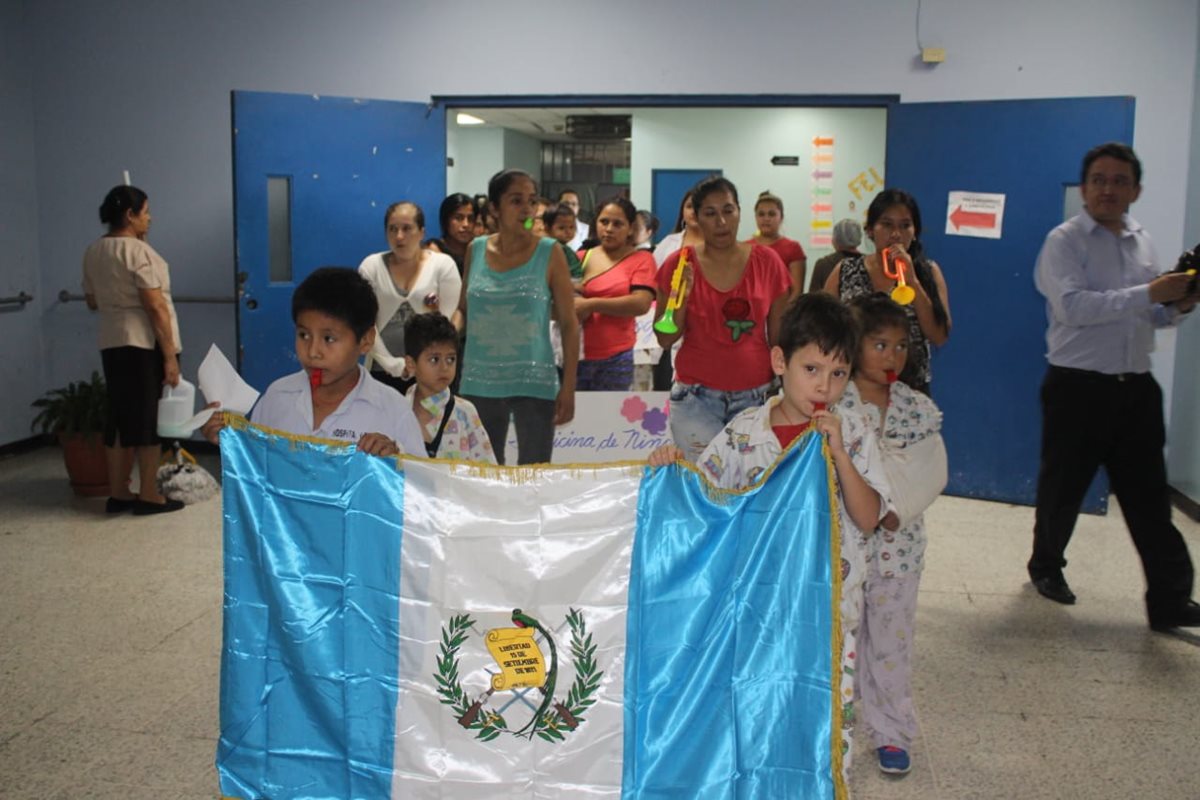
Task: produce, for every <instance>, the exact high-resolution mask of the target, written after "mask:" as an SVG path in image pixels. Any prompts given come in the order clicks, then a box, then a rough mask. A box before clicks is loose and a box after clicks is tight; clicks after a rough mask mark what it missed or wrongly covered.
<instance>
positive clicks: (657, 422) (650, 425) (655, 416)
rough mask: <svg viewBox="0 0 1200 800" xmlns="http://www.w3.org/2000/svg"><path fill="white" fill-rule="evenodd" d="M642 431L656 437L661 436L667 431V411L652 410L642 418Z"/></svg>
mask: <svg viewBox="0 0 1200 800" xmlns="http://www.w3.org/2000/svg"><path fill="white" fill-rule="evenodd" d="M642 429H643V430H645V431H646V432H647V433H652V434H654V435H655V436H661V435H662V434H663V433H664V432H666V430H667V411H666V409H662V410H660V409H657V408H652V409H650V410H648V411H647V412H646V414H645V415H644V416H643V417H642Z"/></svg>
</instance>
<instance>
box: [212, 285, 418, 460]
mask: <svg viewBox="0 0 1200 800" xmlns="http://www.w3.org/2000/svg"><path fill="white" fill-rule="evenodd" d="M377 311H378V301H377V300H376V299H375V292H374V290H373V289H372V288H371V284H370V283H368V282H367V281H366V279H365V278H363V277H362V276H361V275H359V274H358V273H357V272H356V271H354V270H352V269H345V268H342V267H322V268H321V269H318V270H317V271H315V272H313V273H312V274H311V275H309V276H308V277H307V278H305V279H304V281H303V282H302V283H301V284H300V285H299V286H297V287H296V291H295V293H294V294H293V295H292V321H293V322H295V324H296V358H297V359H298V360H299V361H300V365H301V367H303V369H301V370H300V371H299V372H296V373H293V374H291V375H288V376H285V377H283V378H280V379H279V380H277V381H275V382H274V383H272V384H271V385H270V386H269V387H268V388H267V391H266V392H264V393H263V396H262V397H261V398H259V400H258V403H257V404H255V406H254V408H253V409H251V411H250V421H251V422H253V423H255V424H257V425H263V426H265V427H268V428H277V429H279V430H281V431H285V432H287V433H294V434H300V435H303V436H313V437H316V438H320V439H338V440H341V441H347V442H354V443H356V444H357V445H358V449H359V450H361V451H362V452H364V453H368V454H370V455H376V456H394V455H398V454H400V453H407V454H409V455H418V456H419V455H424V454H425V446H424V442H423V441H422V438H421V431H420V428H419V427H418V425H417V420H416V417H414V416H413V412H412V408H411V406H409V405H408V404H407V403H406V402H405V401H404V398H403V397H402V396H401V395H400V393H399V392H397V391H396V390H395V389H393V388H391V387H390V386H385V385H384V384H382V383H380V382H379V381H377V380H375V379H374V378H372V377H371V375H370V374H369V373H368V372H367V371H366V369H364V368H363V367H362V365H360V364H359V359H360V358H361V357H362V356H364V355H366V354H367V353H369V352H370V351H371V346H372V345H373V344H374V343H375V314H376V312H377ZM224 426H225V419H224V415H221V414H214V415H213V417H212V418H211V419H210V420H209V421H208V423H206V424H205V426H204V428H203V433H204V436H205V438H206V439H208V440H209V441H210V442H212V443H213V444H216V443H217V435H218V434H219V433H220V431H221V428H223V427H224Z"/></svg>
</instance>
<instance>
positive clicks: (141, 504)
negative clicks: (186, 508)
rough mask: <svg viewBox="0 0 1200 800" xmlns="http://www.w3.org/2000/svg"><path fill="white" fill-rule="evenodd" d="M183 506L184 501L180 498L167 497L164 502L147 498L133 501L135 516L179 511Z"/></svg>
mask: <svg viewBox="0 0 1200 800" xmlns="http://www.w3.org/2000/svg"><path fill="white" fill-rule="evenodd" d="M181 508H183V502H182V501H180V500H171V499H169V498H168V499H165V500H164V502H162V503H151V502H149V501H147V500H134V501H133V515H134V516H135V517H144V516H146V515H147V514H166V513H168V512H171V511H178V510H179V509H181Z"/></svg>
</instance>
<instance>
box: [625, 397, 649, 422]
mask: <svg viewBox="0 0 1200 800" xmlns="http://www.w3.org/2000/svg"><path fill="white" fill-rule="evenodd" d="M645 413H646V401H645V400H643V399H642V398H640V397H638V396H637V395H636V394H635V395H632V396H630V397H626V398H625V402H624V403H622V404H621V416H622V417H624V418H625V419H627V420H629V421H630V422H637V421H638V420H639V419H641V418H642V415H644V414H645Z"/></svg>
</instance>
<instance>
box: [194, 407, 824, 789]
mask: <svg viewBox="0 0 1200 800" xmlns="http://www.w3.org/2000/svg"><path fill="white" fill-rule="evenodd" d="M221 450H222V461H223V469H224V548H225V550H224V562H225V618H224V643H223V652H222V665H221V698H220V702H221V734H220V740H219V743H218V749H217V767H218V772H219V775H220V782H221V793H222V795H223V796H224V797H227V798H238V800H258V799H259V798H271V799H272V800H292V799H293V798H363V799H364V800H375V799H376V798H378V799H380V800H382V799H383V798H458V797H464V798H467V797H469V798H516V797H519V798H535V799H537V798H565V797H577V796H588V797H596V798H622V797H629V798H666V797H673V798H674V797H687V798H788V797H795V798H836V797H844V796H845V791H846V790H845V785H844V782H843V779H842V769H841V766H842V752H841V723H842V720H841V702H840V700H839V699H838V689H839V680H840V676H839V672H840V655H841V654H840V646H841V640H840V636H839V630H840V628H839V622H838V617H837V614H838V603H837V602H836V598H837V597H838V592H839V589H840V587H839V582H840V569H835V568H834V567H833V565H835V564H839V563H840V554H839V552H838V536H837V530H836V524H835V520H836V507H835V506H834V503H835V502H836V495H835V490H834V485H833V473H832V471H831V469H830V466H829V462H828V459H827V456H826V454H825V453H824V452H823V442H822V440H821V438H820V437H819V436H816V435H806V436H805V437H804V438H802V439H801V440H800V441H799V442H797V443H796V444H794V445H793V446H792V447H791V448H789V449H788V450H787V451H786V452H785V454H784V456H783V458H781V460H780V462H779V463H778V464H777V466H776V467H775V468H774V470H773V471H772V473H770V474H769V475H768V476H767V478H766V479H765V480H764V481H762V482H761V483H759V484H757V485H756V486H754V487H751V488H750V489H748V490H746V491H744V492H739V493H726V492H721V491H719V490H716V489H714V488H713V487H712V486H711V485H710V484H708V482H707V481H706V480H705V479H704V478H703V477H702V476H701V475H700V474H699V473H697V472H696V471H695V470H693V469H690V468H686V467H682V466H673V467H667V468H660V469H650V468H648V467H646V466H645V465H642V464H612V465H587V466H579V467H537V468H528V467H515V468H505V467H484V466H481V465H466V464H453V463H449V462H442V461H433V460H427V459H410V458H404V459H400V460H397V459H383V458H374V457H370V456H365V455H363V454H361V453H357V452H356V451H355V450H354V448H353V447H350V446H346V445H344V444H336V443H331V442H321V441H316V440H309V439H305V438H303V437H296V436H288V435H284V434H280V433H279V432H275V431H268V430H265V429H261V428H257V427H255V426H251V425H249V424H247V423H242V424H238V425H234V426H232V427H229V428H227V429H226V430H225V431H223V432H222V434H221Z"/></svg>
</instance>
